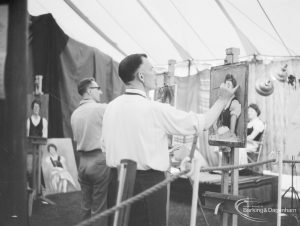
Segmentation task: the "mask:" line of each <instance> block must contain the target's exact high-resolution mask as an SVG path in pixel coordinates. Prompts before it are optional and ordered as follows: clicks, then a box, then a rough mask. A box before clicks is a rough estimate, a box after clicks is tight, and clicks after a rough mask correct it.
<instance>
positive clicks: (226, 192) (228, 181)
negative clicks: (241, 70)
mask: <svg viewBox="0 0 300 226" xmlns="http://www.w3.org/2000/svg"><path fill="white" fill-rule="evenodd" d="M238 55H239V49H237V48H228V49H226V58H225V62H224V63H225V66H222V68H223V67H225V68H226V66H227V65H229V67H231V66H230V65H231V64H235V65H232V66H233V67H238V66H240V65H241V66H243V67H245V68H248V67H247V64H244V63H239V64H237V63H238V58H239V57H238ZM220 67H221V66H220ZM226 69H228V68H226ZM226 69H225V70H226ZM232 70H233V69H232ZM245 70H246V71H248V69H245ZM220 79H221V78H220ZM211 88H212V87H211ZM244 95H245V99H244V107H246V106H247V96H246V95H247V80H246V82H245V87H244ZM243 117H244V119H245V117H246V116H245V115H243ZM245 128H246V127H245ZM243 134H244V135H243V136H244V139H243V140H244V141H239V144H236V143H234V142H230V141H228V142H224V141H210V145H217V146H226V147H227V148H222V149H221V151H222V166H226V165H238V164H239V152H238V149H235V147H243V146H242V145H245V140H246V130H245V129H244V131H243ZM228 150H230V151H228ZM238 181H239V170H238V169H234V170H232V172H231V178H230V176H229V172H228V171H222V175H221V193H222V194H220V195H219V196H218V197H215V198H214V197H210V196H211V195H210V194H208V196H209V198H210V199H215V200H214V201H217V203H219V204H220V205H223V208H222V209H223V212H222V225H223V226H227V225H228V218H229V214H232V226H237V215H236V213H237V212H236V211H233V209H234V208H232V203H231V202H228V201H227V200H236V199H238V198H239V196H238V194H239V188H238ZM229 188H230V189H229ZM220 205H217V207H216V212H218V208H219V206H220Z"/></svg>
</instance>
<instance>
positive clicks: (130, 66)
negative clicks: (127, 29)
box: [119, 54, 147, 84]
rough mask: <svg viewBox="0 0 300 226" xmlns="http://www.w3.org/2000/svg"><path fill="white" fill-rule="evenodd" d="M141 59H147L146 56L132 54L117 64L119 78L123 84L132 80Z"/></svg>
mask: <svg viewBox="0 0 300 226" xmlns="http://www.w3.org/2000/svg"><path fill="white" fill-rule="evenodd" d="M142 57H145V58H147V55H146V54H132V55H129V56H127V57H125V58H124V59H123V60H122V61H121V62H120V64H119V76H120V78H121V79H122V81H123V82H124V83H125V84H128V82H131V81H132V80H134V74H135V72H136V70H137V69H138V68H139V66H140V65H141V64H142V62H143V60H142Z"/></svg>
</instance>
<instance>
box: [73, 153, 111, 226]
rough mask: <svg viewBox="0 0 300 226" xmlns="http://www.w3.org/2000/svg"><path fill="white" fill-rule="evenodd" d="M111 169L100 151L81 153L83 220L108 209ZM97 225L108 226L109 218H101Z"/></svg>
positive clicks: (79, 172)
mask: <svg viewBox="0 0 300 226" xmlns="http://www.w3.org/2000/svg"><path fill="white" fill-rule="evenodd" d="M109 178H110V168H109V167H107V166H106V161H105V154H104V153H102V152H100V151H92V152H86V153H85V152H80V154H79V167H78V181H79V183H80V186H81V193H82V201H81V218H82V220H84V219H87V218H90V217H91V216H92V215H94V214H97V213H100V212H102V211H104V210H106V209H107V192H108V184H109ZM97 225H101V226H102V225H103V226H106V225H107V218H106V217H105V218H101V219H100V220H99V221H98V222H97Z"/></svg>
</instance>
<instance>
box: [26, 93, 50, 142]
mask: <svg viewBox="0 0 300 226" xmlns="http://www.w3.org/2000/svg"><path fill="white" fill-rule="evenodd" d="M48 105H49V95H48V94H44V95H32V94H28V95H27V121H26V128H27V131H26V134H27V136H28V137H29V136H32V137H44V138H47V137H48Z"/></svg>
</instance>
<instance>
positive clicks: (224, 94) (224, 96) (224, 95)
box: [219, 83, 239, 103]
mask: <svg viewBox="0 0 300 226" xmlns="http://www.w3.org/2000/svg"><path fill="white" fill-rule="evenodd" d="M238 88H239V85H237V86H236V87H235V88H230V87H228V86H226V84H225V83H222V84H221V85H220V89H219V99H221V100H224V101H225V102H226V103H227V102H228V101H229V100H230V98H231V97H233V96H234V93H235V92H236V90H237V89H238Z"/></svg>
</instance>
